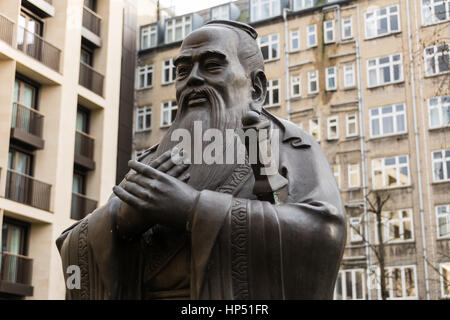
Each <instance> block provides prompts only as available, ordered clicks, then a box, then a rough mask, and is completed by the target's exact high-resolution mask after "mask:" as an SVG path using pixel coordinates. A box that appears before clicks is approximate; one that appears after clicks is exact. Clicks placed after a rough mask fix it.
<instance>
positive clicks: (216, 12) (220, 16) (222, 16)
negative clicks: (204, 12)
mask: <svg viewBox="0 0 450 320" xmlns="http://www.w3.org/2000/svg"><path fill="white" fill-rule="evenodd" d="M211 20H231V19H230V4H228V3H227V4H225V5H222V6H218V7H214V8H211Z"/></svg>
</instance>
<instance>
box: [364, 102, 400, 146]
mask: <svg viewBox="0 0 450 320" xmlns="http://www.w3.org/2000/svg"><path fill="white" fill-rule="evenodd" d="M399 106H402V107H403V110H401V111H397V107H399ZM387 108H392V112H390V113H383V110H385V109H387ZM373 111H377V112H378V114H376V115H373V114H372V113H373ZM401 117H403V121H404V130H403V131H401V130H399V129H398V121H399V118H401ZM385 118H392V123H393V132H392V133H384V129H385V128H384V121H383V120H384V119H385ZM373 121H378V128H379V129H380V132H379V134H374V132H373V130H374V127H373ZM369 127H370V137H371V138H378V137H388V136H394V135H399V134H404V133H406V132H408V128H407V119H406V104H405V103H397V104H393V105H389V106H382V107H377V108H371V109H370V110H369Z"/></svg>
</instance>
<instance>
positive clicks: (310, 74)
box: [308, 70, 319, 94]
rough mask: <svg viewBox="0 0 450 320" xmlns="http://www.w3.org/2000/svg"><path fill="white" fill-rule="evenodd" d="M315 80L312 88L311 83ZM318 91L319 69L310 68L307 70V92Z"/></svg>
mask: <svg viewBox="0 0 450 320" xmlns="http://www.w3.org/2000/svg"><path fill="white" fill-rule="evenodd" d="M313 82H316V90H314V91H313V90H312V83H313ZM318 92H319V71H318V70H312V71H309V72H308V94H317V93H318Z"/></svg>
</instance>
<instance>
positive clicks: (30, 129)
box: [11, 103, 44, 138]
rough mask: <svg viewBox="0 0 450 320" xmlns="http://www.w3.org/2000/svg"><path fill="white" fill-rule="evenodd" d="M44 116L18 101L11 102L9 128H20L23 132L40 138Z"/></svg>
mask: <svg viewBox="0 0 450 320" xmlns="http://www.w3.org/2000/svg"><path fill="white" fill-rule="evenodd" d="M43 123H44V116H43V115H42V114H40V113H39V112H38V111H37V110H34V109H32V108H29V107H27V106H24V105H22V104H20V103H14V104H13V115H12V123H11V128H16V129H20V130H22V131H24V132H27V133H29V134H32V135H34V136H37V137H39V138H42V128H43Z"/></svg>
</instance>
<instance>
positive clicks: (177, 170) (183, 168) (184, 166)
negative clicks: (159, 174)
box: [167, 164, 190, 178]
mask: <svg viewBox="0 0 450 320" xmlns="http://www.w3.org/2000/svg"><path fill="white" fill-rule="evenodd" d="M189 167H190V166H189V165H188V164H181V165H178V166H174V167H173V168H172V169H170V170H169V171H167V174H168V175H169V176H172V177H175V178H178V177H179V176H180V175H181V174H182V173H183V172H185V171H186V170H187V169H188V168H189Z"/></svg>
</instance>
